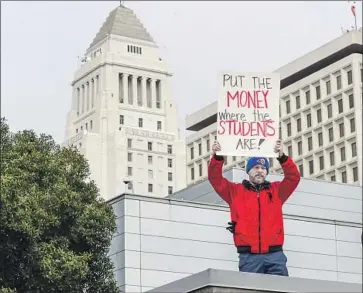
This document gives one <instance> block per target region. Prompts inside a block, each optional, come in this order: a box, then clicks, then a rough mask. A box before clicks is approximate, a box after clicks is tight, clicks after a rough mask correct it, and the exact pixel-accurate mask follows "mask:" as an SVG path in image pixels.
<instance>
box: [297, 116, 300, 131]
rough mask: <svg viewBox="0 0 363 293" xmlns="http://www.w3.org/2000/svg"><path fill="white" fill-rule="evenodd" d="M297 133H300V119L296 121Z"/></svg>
mask: <svg viewBox="0 0 363 293" xmlns="http://www.w3.org/2000/svg"><path fill="white" fill-rule="evenodd" d="M296 126H297V132H300V131H301V118H297V119H296Z"/></svg>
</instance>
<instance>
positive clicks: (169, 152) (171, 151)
mask: <svg viewBox="0 0 363 293" xmlns="http://www.w3.org/2000/svg"><path fill="white" fill-rule="evenodd" d="M172 153H173V146H172V145H171V144H168V154H169V155H171V154H172Z"/></svg>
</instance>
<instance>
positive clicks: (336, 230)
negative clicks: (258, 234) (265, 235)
mask: <svg viewBox="0 0 363 293" xmlns="http://www.w3.org/2000/svg"><path fill="white" fill-rule="evenodd" d="M223 175H224V177H226V178H228V179H229V180H230V181H233V182H240V181H241V178H245V176H246V174H245V172H244V170H243V169H237V168H233V169H231V170H229V171H227V172H225V173H224V174H223ZM281 177H282V175H269V179H270V180H271V181H274V180H281ZM109 204H110V205H111V206H112V207H113V209H114V212H115V214H116V217H117V227H118V229H117V233H116V234H115V236H114V238H113V240H112V243H111V248H110V251H109V256H110V258H111V259H112V261H113V262H114V264H115V276H116V279H117V282H118V285H119V286H120V288H121V289H122V290H123V291H124V292H146V291H148V290H152V289H154V292H167V291H165V290H171V287H170V286H169V287H168V286H167V287H166V288H167V289H165V290H164V291H158V289H159V288H158V287H160V286H163V285H165V284H168V283H170V282H174V281H177V280H180V279H184V278H186V277H192V276H193V275H195V274H197V273H199V272H202V271H205V270H208V269H215V270H223V271H230V274H227V275H229V276H230V278H225V279H224V281H225V282H222V283H224V284H223V285H228V284H231V285H233V283H230V282H231V278H232V279H235V278H236V274H237V273H238V254H237V250H236V248H235V246H234V243H233V237H232V234H231V233H230V232H229V231H228V230H226V226H227V223H228V222H229V221H230V213H229V208H228V206H227V205H226V203H225V202H223V201H222V200H221V199H220V197H218V195H217V194H216V193H215V192H214V190H213V188H212V186H211V185H210V184H209V182H208V181H204V182H201V183H198V184H194V185H193V186H190V187H187V188H186V189H183V190H180V191H179V192H176V193H174V194H172V195H170V196H168V197H167V198H154V197H146V196H137V195H128V194H126V195H125V194H123V195H120V196H119V197H117V198H114V199H113V200H111V201H109ZM283 211H284V228H285V244H284V251H285V254H286V255H287V259H288V261H287V266H288V270H289V274H290V276H291V277H297V278H306V279H308V280H311V282H313V281H312V280H324V281H335V282H347V283H355V284H359V286H361V284H362V246H361V233H362V194H361V188H360V187H359V186H357V185H351V184H342V183H337V182H329V181H317V180H312V179H302V180H301V181H300V184H299V186H298V187H297V189H296V191H295V192H294V194H293V195H292V196H291V198H289V199H288V201H287V202H286V203H285V204H284V208H283ZM201 274H202V275H203V273H201ZM224 275H226V273H224ZM240 277H241V278H243V276H242V275H241V276H240ZM280 278H281V277H280ZM191 279H193V278H188V279H186V280H188V282H187V283H188V284H194V285H195V283H193V282H192V281H189V280H191ZM193 280H194V279H193ZM219 281H221V279H219ZM222 281H223V280H222ZM185 282H186V281H184V282H183V283H184V285H183V286H185ZM243 283H244V284H245V285H247V284H251V283H249V281H246V282H243ZM276 283H279V284H280V285H282V283H284V281H283V280H281V282H280V281H279V282H276ZM304 283H306V282H304ZM234 284H236V283H234ZM263 284H264V285H266V281H263V280H262V281H261V286H262V285H263ZM319 284H327V283H324V282H323V283H319ZM200 285H203V284H201V283H200ZM204 285H206V284H204ZM214 285H216V284H214ZM295 285H297V284H295ZM178 288H179V287H174V290H175V291H168V292H184V291H178ZM184 288H185V287H184ZM194 288H195V287H194ZM270 288H271V287H270ZM294 288H295V289H296V287H294ZM308 288H312V287H310V286H308V287H306V288H299V289H300V290H303V291H305V289H308ZM314 288H316V290H317V289H318V288H320V289H319V290H320V292H322V291H324V290H323V289H322V288H321V285H319V286H318V287H314ZM327 288H329V287H326V288H325V289H326V291H328V290H327ZM337 288H341V287H339V286H337ZM354 288H357V286H355V287H354ZM281 289H283V287H281ZM160 290H161V289H160ZM291 290H293V289H292V287H291ZM309 290H312V289H309ZM266 291H269V290H266ZM275 291H276V292H294V291H296V290H293V291H284V290H282V291H280V290H277V289H276V290H275ZM185 292H192V291H185ZM198 292H199V291H198ZM207 292H212V291H207ZM213 292H220V291H218V290H217V291H213ZM231 292H238V291H231ZM242 292H245V291H242ZM306 292H308V291H306ZM309 292H310V291H309ZM200 293H201V292H200Z"/></svg>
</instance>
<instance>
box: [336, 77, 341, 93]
mask: <svg viewBox="0 0 363 293" xmlns="http://www.w3.org/2000/svg"><path fill="white" fill-rule="evenodd" d="M341 88H342V77H341V76H340V75H338V76H337V90H340V89H341Z"/></svg>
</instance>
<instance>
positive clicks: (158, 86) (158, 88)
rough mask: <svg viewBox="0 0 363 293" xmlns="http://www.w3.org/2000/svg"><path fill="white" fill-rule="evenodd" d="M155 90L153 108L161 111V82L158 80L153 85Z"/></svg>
mask: <svg viewBox="0 0 363 293" xmlns="http://www.w3.org/2000/svg"><path fill="white" fill-rule="evenodd" d="M155 88H156V103H155V107H156V108H157V109H161V81H160V80H159V79H158V80H157V81H156V84H155Z"/></svg>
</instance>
